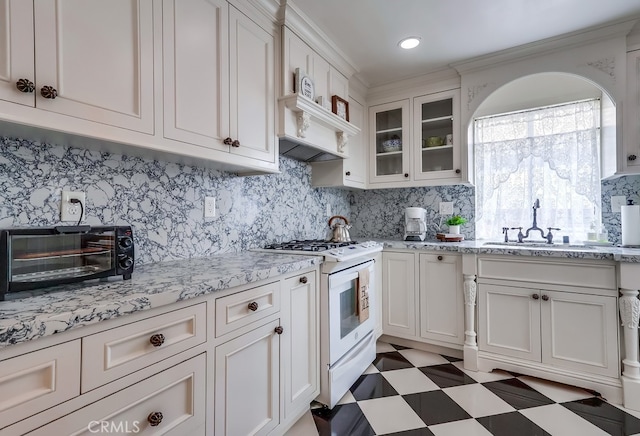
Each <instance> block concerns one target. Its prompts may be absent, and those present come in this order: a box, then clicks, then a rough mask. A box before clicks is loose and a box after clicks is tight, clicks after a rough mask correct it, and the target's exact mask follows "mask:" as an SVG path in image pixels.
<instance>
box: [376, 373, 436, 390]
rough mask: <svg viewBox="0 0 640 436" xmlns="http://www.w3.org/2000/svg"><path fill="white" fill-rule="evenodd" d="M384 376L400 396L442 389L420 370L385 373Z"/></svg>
mask: <svg viewBox="0 0 640 436" xmlns="http://www.w3.org/2000/svg"><path fill="white" fill-rule="evenodd" d="M382 376H383V377H384V378H386V379H387V381H388V382H389V383H391V386H393V388H394V389H395V390H396V391H398V393H399V394H400V395H406V394H414V393H416V392H428V391H437V390H438V389H440V387H439V386H438V385H437V384H435V383H434V382H432V381H431V379H430V378H429V377H427V376H426V375H424V374H423V373H422V371H420V370H419V369H418V368H407V369H397V370H395V371H383V372H382Z"/></svg>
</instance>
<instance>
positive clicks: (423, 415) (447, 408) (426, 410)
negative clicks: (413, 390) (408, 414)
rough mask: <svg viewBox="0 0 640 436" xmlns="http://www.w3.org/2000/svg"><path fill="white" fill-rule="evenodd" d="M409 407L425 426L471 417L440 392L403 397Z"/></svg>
mask: <svg viewBox="0 0 640 436" xmlns="http://www.w3.org/2000/svg"><path fill="white" fill-rule="evenodd" d="M402 398H404V399H405V401H406V402H407V403H409V406H411V408H412V409H413V410H414V411H415V412H416V413H417V414H418V416H419V417H420V419H422V420H423V421H424V423H425V424H427V425H436V424H442V423H444V422H451V421H459V420H461V419H469V418H471V416H470V415H469V414H468V413H467V412H465V410H464V409H463V408H462V407H460V406H459V405H458V403H456V402H455V401H453V400H452V399H451V398H450V397H449V396H448V395H447V394H445V393H444V392H442V391H432V392H420V393H417V394H409V395H403V396H402Z"/></svg>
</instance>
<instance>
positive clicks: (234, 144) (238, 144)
mask: <svg viewBox="0 0 640 436" xmlns="http://www.w3.org/2000/svg"><path fill="white" fill-rule="evenodd" d="M231 146H232V147H236V148H237V147H240V141H238V140H237V139H236V140H234V141H233V142H232V143H231Z"/></svg>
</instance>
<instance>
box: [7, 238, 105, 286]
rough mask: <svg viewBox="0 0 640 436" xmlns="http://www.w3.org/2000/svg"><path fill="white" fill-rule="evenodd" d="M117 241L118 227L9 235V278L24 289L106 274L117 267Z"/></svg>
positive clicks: (13, 284)
mask: <svg viewBox="0 0 640 436" xmlns="http://www.w3.org/2000/svg"><path fill="white" fill-rule="evenodd" d="M115 243H116V235H115V230H107V231H100V232H89V233H63V234H48V235H43V234H40V235H29V234H12V235H9V241H8V248H9V250H8V252H9V268H8V269H9V271H8V275H9V277H8V279H9V280H8V281H9V283H10V284H11V285H10V286H11V287H12V288H13V289H14V290H20V289H27V288H33V286H32V285H34V284H36V283H41V284H44V282H49V283H51V284H53V283H56V282H59V283H65V282H69V281H74V279H79V278H90V276H95V277H101V276H104V275H105V274H104V273H105V272H109V271H111V270H112V269H113V268H114V262H115V259H114V257H115V255H114V253H115V249H114V247H115ZM21 284H23V285H24V286H21Z"/></svg>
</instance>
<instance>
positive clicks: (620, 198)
mask: <svg viewBox="0 0 640 436" xmlns="http://www.w3.org/2000/svg"><path fill="white" fill-rule="evenodd" d="M626 204H627V197H625V196H624V195H614V196H613V197H611V212H613V213H622V210H621V209H620V206H624V205H626Z"/></svg>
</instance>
